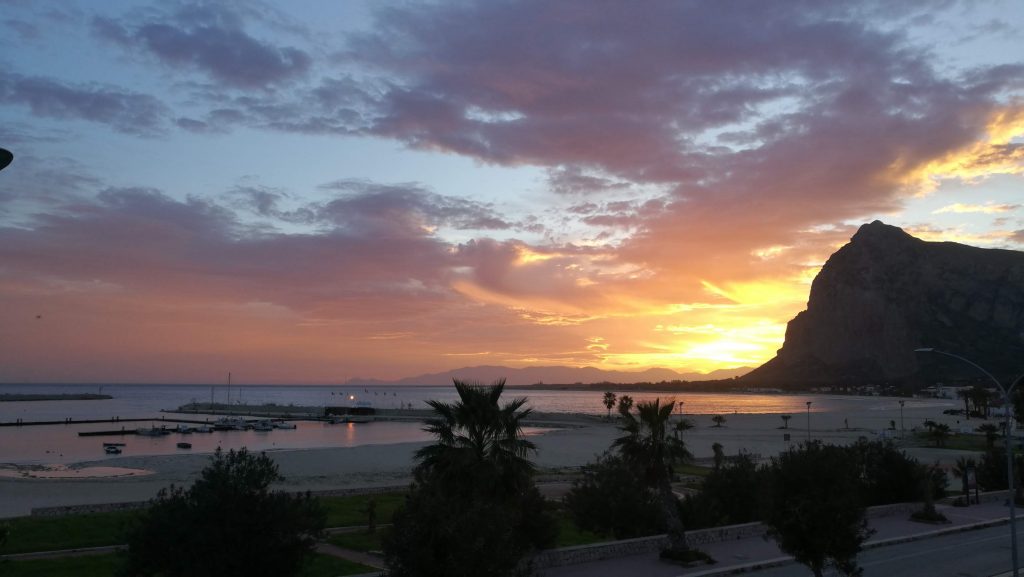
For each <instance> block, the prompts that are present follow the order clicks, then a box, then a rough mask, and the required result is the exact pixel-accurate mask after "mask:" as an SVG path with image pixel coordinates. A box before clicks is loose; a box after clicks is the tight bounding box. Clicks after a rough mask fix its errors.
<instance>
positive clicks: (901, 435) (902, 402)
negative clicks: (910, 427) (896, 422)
mask: <svg viewBox="0 0 1024 577" xmlns="http://www.w3.org/2000/svg"><path fill="white" fill-rule="evenodd" d="M905 402H906V401H903V400H900V440H901V441H902V440H903V437H904V435H905V433H904V431H905V429H904V428H903V404H904V403H905Z"/></svg>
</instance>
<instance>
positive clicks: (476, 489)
mask: <svg viewBox="0 0 1024 577" xmlns="http://www.w3.org/2000/svg"><path fill="white" fill-rule="evenodd" d="M455 388H456V391H457V392H458V393H459V401H457V402H455V403H451V404H449V403H442V402H438V401H431V403H430V405H431V406H432V407H433V409H434V412H435V415H436V416H435V418H433V419H431V420H430V421H428V427H427V430H428V431H430V432H432V433H433V434H434V435H435V436H436V437H437V443H435V444H433V445H429V446H427V447H424V448H423V449H421V450H420V451H418V452H417V458H418V459H419V464H418V465H417V466H416V468H415V469H414V474H415V483H414V484H413V486H412V488H411V490H410V492H409V495H408V496H407V497H406V501H405V505H404V506H403V507H402V508H401V509H400V510H399V511H398V512H396V513H395V516H394V520H393V523H394V524H393V526H392V529H391V531H389V532H388V534H387V536H386V538H385V540H384V553H385V560H386V563H387V565H388V570H389V575H392V576H393V577H433V576H437V577H442V576H444V577H462V576H465V577H472V576H478V575H488V576H494V577H501V576H503V575H515V574H520V573H526V572H528V566H527V565H524V563H523V559H524V557H526V556H527V554H528V553H529V552H530V551H531V550H533V549H539V548H546V547H550V546H552V545H553V544H554V542H555V538H556V532H557V526H556V524H555V522H554V520H553V518H552V516H551V515H550V514H549V513H548V511H547V506H546V504H545V502H544V499H543V497H541V495H540V492H539V491H537V488H536V486H535V485H534V482H533V464H532V463H531V462H530V461H529V459H528V458H527V457H528V455H529V453H530V452H532V451H534V450H535V448H534V446H533V443H531V442H530V441H528V440H527V439H525V438H523V437H522V431H521V428H522V427H521V422H522V419H523V418H525V417H526V416H527V415H528V414H529V412H530V410H529V409H522V407H523V405H524V404H525V399H515V400H513V401H511V402H509V403H507V404H505V405H500V404H499V399H500V397H501V392H502V390H503V389H504V381H499V382H497V383H495V384H493V385H491V386H490V387H483V386H479V385H474V384H470V383H463V382H460V381H456V382H455Z"/></svg>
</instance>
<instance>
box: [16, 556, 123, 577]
mask: <svg viewBox="0 0 1024 577" xmlns="http://www.w3.org/2000/svg"><path fill="white" fill-rule="evenodd" d="M120 564H121V560H120V559H119V558H118V556H117V555H114V554H109V555H83V556H81V557H59V558H56V559H34V560H32V561H6V560H2V561H0V575H3V576H4V577H65V576H66V575H74V576H75V577H113V576H114V575H116V574H117V569H118V567H119V566H120Z"/></svg>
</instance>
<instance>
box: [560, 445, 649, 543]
mask: <svg viewBox="0 0 1024 577" xmlns="http://www.w3.org/2000/svg"><path fill="white" fill-rule="evenodd" d="M563 501H564V503H565V506H566V508H567V509H568V510H569V512H570V513H571V514H572V516H573V520H574V521H575V522H576V525H578V526H579V527H580V528H582V529H586V530H588V531H593V532H595V533H598V534H604V535H608V534H610V535H612V536H614V537H615V538H616V539H630V538H633V537H644V536H647V535H654V534H657V533H659V532H661V531H663V530H664V522H663V519H662V515H661V507H660V505H659V504H658V498H657V495H655V494H654V493H653V492H652V491H646V490H644V489H643V480H642V479H641V478H640V476H639V475H638V472H637V471H636V469H635V468H634V467H632V466H630V465H628V464H627V463H626V461H625V460H624V459H623V458H622V457H621V456H619V455H616V454H613V453H608V452H606V453H604V454H603V455H600V456H598V458H597V461H596V462H594V463H590V464H588V465H585V466H584V467H583V471H582V476H581V477H580V478H578V479H576V480H575V481H573V484H572V489H570V490H569V492H568V493H567V494H566V496H565V499H564V500H563Z"/></svg>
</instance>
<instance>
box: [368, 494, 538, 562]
mask: <svg viewBox="0 0 1024 577" xmlns="http://www.w3.org/2000/svg"><path fill="white" fill-rule="evenodd" d="M393 523H394V524H393V525H392V527H391V530H389V531H388V532H387V533H386V535H385V537H384V552H385V560H386V562H387V566H388V569H389V573H388V574H389V575H392V576H395V577H404V576H417V577H432V576H436V577H475V576H478V575H493V576H500V575H512V574H515V573H516V572H517V570H518V569H519V563H520V559H522V558H523V557H524V556H525V555H526V554H527V553H528V552H529V551H530V550H532V549H539V548H547V547H551V546H553V545H554V542H555V538H556V534H555V531H556V526H555V524H554V523H553V521H552V520H551V517H550V515H549V514H548V512H547V510H546V506H545V502H544V499H543V497H542V496H541V495H540V492H539V491H537V490H536V488H531V489H529V490H527V491H525V492H524V493H523V494H521V495H517V496H511V497H510V498H507V499H501V500H495V499H494V498H491V497H483V496H482V495H481V494H480V493H477V494H467V493H462V492H455V491H450V490H448V489H447V488H445V487H444V486H443V485H441V484H438V483H426V484H417V485H414V486H413V487H412V490H411V491H410V492H409V495H408V497H406V501H405V506H404V507H402V508H401V509H399V510H398V512H396V513H395V516H394V521H393Z"/></svg>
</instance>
